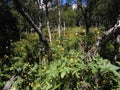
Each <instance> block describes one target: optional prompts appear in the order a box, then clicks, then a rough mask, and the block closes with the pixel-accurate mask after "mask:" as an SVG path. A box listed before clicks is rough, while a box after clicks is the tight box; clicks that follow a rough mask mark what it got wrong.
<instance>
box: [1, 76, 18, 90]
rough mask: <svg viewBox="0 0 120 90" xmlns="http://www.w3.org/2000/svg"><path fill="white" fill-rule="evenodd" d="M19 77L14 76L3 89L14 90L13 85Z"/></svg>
mask: <svg viewBox="0 0 120 90" xmlns="http://www.w3.org/2000/svg"><path fill="white" fill-rule="evenodd" d="M17 78H18V77H17V76H15V75H14V76H12V77H11V78H10V80H9V81H7V82H6V84H5V86H4V87H3V89H2V90H12V88H13V84H14V83H15V81H16V79H17Z"/></svg>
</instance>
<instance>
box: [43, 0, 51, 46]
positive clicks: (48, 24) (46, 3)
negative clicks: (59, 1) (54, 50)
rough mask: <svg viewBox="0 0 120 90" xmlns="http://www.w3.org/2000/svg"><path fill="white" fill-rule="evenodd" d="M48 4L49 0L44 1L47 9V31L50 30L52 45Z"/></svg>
mask: <svg viewBox="0 0 120 90" xmlns="http://www.w3.org/2000/svg"><path fill="white" fill-rule="evenodd" d="M48 3H49V1H48V0H44V4H45V9H46V25H47V29H48V35H49V41H50V44H52V36H51V32H50V22H49V11H48Z"/></svg>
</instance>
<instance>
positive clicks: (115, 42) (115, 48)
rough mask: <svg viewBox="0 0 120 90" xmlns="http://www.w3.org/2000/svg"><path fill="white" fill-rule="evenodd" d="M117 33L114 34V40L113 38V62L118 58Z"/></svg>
mask: <svg viewBox="0 0 120 90" xmlns="http://www.w3.org/2000/svg"><path fill="white" fill-rule="evenodd" d="M119 41H120V40H119V35H118V36H115V40H114V57H113V62H112V63H115V62H116V61H117V59H118V52H119Z"/></svg>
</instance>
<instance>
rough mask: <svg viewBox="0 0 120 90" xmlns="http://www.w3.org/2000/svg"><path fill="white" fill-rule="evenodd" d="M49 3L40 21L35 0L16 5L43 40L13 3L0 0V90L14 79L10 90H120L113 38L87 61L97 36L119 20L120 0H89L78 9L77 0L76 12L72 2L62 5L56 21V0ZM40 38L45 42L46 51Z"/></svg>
mask: <svg viewBox="0 0 120 90" xmlns="http://www.w3.org/2000/svg"><path fill="white" fill-rule="evenodd" d="M38 1H39V0H38ZM48 1H51V2H52V3H53V6H52V8H50V9H49V10H48V12H47V9H45V10H43V11H42V19H41V20H39V19H40V18H41V17H40V15H39V14H40V11H39V8H38V4H37V1H36V0H21V1H20V4H21V6H22V7H24V9H25V11H27V13H29V15H30V17H31V19H32V20H33V21H34V22H35V24H36V26H38V29H39V30H41V31H42V35H43V38H42V39H43V40H42V39H41V36H40V33H39V32H37V31H36V30H37V29H36V30H35V31H34V30H33V29H35V28H34V26H33V25H32V24H30V23H29V22H28V19H26V17H24V13H23V12H22V11H21V9H20V7H17V6H16V4H18V3H16V2H17V0H10V1H9V0H3V1H0V9H1V11H2V12H1V14H0V89H1V90H2V89H3V87H4V86H5V85H6V82H8V81H9V80H10V79H11V77H15V78H16V79H15V80H13V81H10V83H12V86H11V88H12V90H119V89H120V60H119V59H120V52H119V48H118V52H117V61H114V63H113V59H114V49H115V43H114V39H112V40H109V42H108V43H107V44H106V45H103V47H101V49H100V50H99V52H97V54H95V55H94V56H92V57H88V58H87V59H86V58H85V57H86V56H87V52H88V51H89V50H90V49H91V48H92V46H93V44H94V43H95V41H96V40H97V38H98V37H99V36H101V35H102V33H103V32H104V31H107V29H108V28H110V27H112V26H114V24H115V23H116V22H117V20H116V19H117V16H118V15H119V13H120V11H119V8H120V1H119V0H114V1H113V0H88V2H87V4H86V6H84V5H83V6H82V7H81V6H80V3H81V1H82V0H78V1H77V4H78V8H77V9H76V10H73V9H72V8H71V3H72V2H73V1H72V0H68V1H67V3H66V4H64V5H63V4H60V7H61V16H60V18H61V22H60V23H59V20H58V18H59V15H58V10H59V8H57V7H59V4H58V2H59V0H58V2H56V1H54V0H48ZM83 1H84V0H83ZM13 2H14V3H13ZM46 3H48V2H47V0H44V4H46ZM74 3H75V2H74ZM114 6H116V7H114ZM109 7H111V8H109ZM108 9H109V10H108ZM22 10H23V9H22ZM17 11H18V12H17ZM21 12H22V13H21ZM111 12H112V15H111ZM86 20H87V21H86ZM40 23H42V27H40ZM58 24H61V27H60V33H59V31H57V26H59V25H58ZM49 29H50V32H49ZM58 33H59V34H58ZM50 34H51V42H50ZM59 35H60V37H59ZM44 37H45V40H46V39H47V41H49V42H48V44H49V48H47V49H46V47H47V46H46V45H45V44H46V43H44ZM115 39H116V38H115ZM45 49H46V51H44V50H45Z"/></svg>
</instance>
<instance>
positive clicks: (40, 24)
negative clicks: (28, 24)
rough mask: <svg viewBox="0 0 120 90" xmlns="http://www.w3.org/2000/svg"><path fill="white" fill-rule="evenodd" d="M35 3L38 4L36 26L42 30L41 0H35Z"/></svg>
mask: <svg viewBox="0 0 120 90" xmlns="http://www.w3.org/2000/svg"><path fill="white" fill-rule="evenodd" d="M37 4H38V10H39V11H38V13H39V17H38V19H39V23H38V28H39V29H40V30H41V31H42V10H43V8H42V4H43V0H37Z"/></svg>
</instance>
